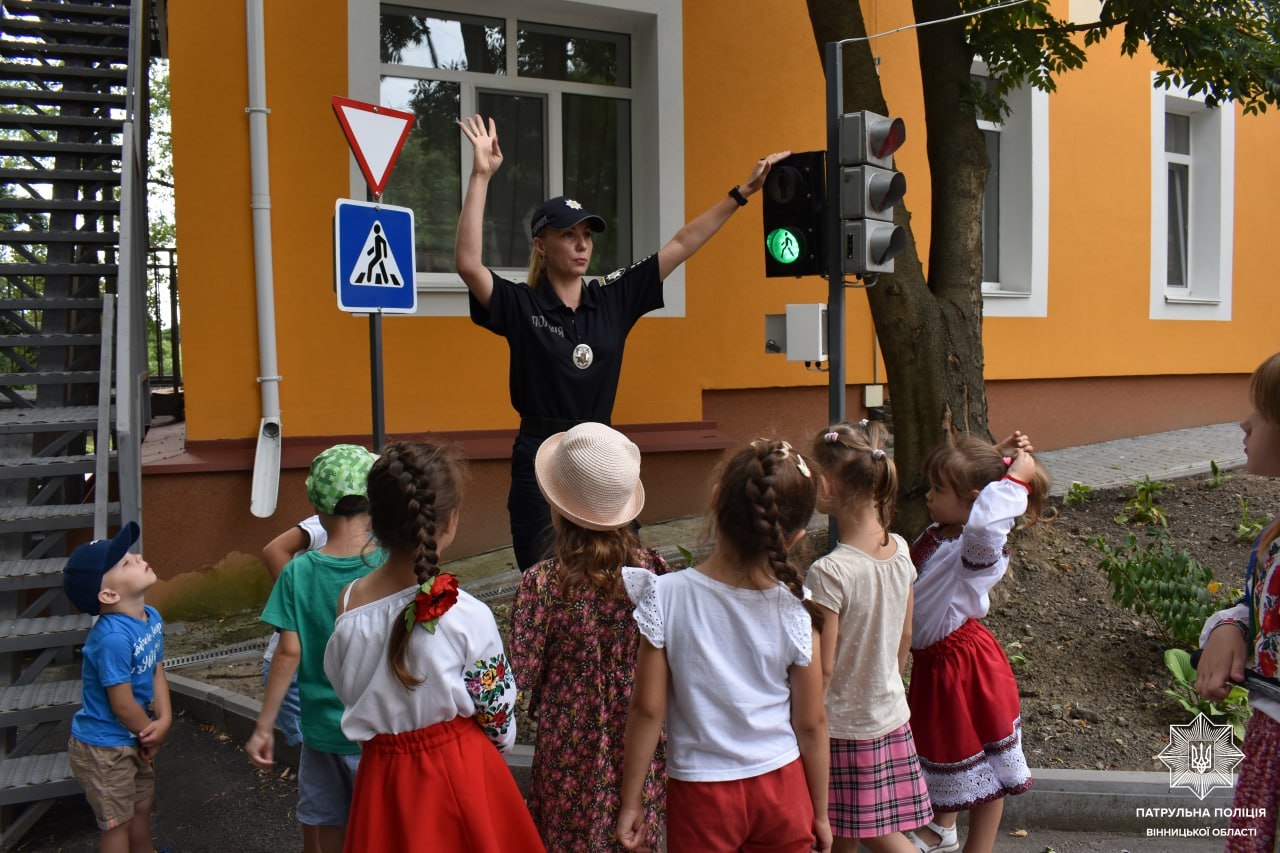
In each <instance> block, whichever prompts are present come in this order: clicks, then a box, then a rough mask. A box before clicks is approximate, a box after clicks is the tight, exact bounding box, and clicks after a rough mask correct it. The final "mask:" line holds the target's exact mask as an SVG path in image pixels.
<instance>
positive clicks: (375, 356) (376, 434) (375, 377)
mask: <svg viewBox="0 0 1280 853" xmlns="http://www.w3.org/2000/svg"><path fill="white" fill-rule="evenodd" d="M379 200H380V199H378V198H375V197H374V192H373V190H372V189H369V190H366V191H365V201H372V202H377V201H379ZM369 388H370V392H371V393H370V397H371V399H372V404H373V452H374V453H381V452H382V445H384V444H386V443H387V425H386V420H385V417H386V406H385V400H384V397H383V393H382V391H383V389H382V310H381V309H378V310H375V311H371V312H370V313H369Z"/></svg>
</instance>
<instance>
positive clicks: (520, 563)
mask: <svg viewBox="0 0 1280 853" xmlns="http://www.w3.org/2000/svg"><path fill="white" fill-rule="evenodd" d="M542 442H543V438H542V437H540V436H532V435H526V434H524V433H519V434H518V435H516V442H515V444H514V445H513V446H512V448H511V491H510V492H509V493H508V495H507V513H508V515H510V517H511V547H512V548H513V549H515V552H516V568H518V569H520V571H522V572H523V571H524V570H525V569H527V568H529V567H530V566H532V565H534V564H536V563H538V562H540V561H541V560H543V559H545V558H546V557H548V556H550V554H551V548H552V545H553V544H554V543H555V531H554V530H553V529H552V527H551V509H550V508H549V507H548V506H547V501H546V499H545V498H543V497H542V491H541V490H539V488H538V479H537V477H536V476H535V474H534V472H533V457H534V456H535V455H536V454H537V452H538V447H539V446H541V444H542Z"/></svg>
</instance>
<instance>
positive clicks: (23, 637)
mask: <svg viewBox="0 0 1280 853" xmlns="http://www.w3.org/2000/svg"><path fill="white" fill-rule="evenodd" d="M92 627H93V617H92V616H87V615H85V614H83V613H77V614H75V615H73V616H37V617H36V618H34V619H0V653H3V652H24V651H31V650H32V649H51V648H54V647H55V646H77V645H80V644H81V643H83V642H84V641H85V638H86V637H88V636H89V629H90V628H92Z"/></svg>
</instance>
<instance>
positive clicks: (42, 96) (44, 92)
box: [0, 86, 125, 107]
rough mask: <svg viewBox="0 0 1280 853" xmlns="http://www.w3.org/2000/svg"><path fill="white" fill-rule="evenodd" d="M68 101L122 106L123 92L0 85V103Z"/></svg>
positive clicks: (53, 102)
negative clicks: (21, 87)
mask: <svg viewBox="0 0 1280 853" xmlns="http://www.w3.org/2000/svg"><path fill="white" fill-rule="evenodd" d="M69 103H86V104H101V105H102V106H104V107H123V106H124V104H125V95H124V93H123V92H120V93H116V92H73V91H69V90H67V89H18V88H14V87H12V86H0V104H46V105H48V106H56V105H60V104H69Z"/></svg>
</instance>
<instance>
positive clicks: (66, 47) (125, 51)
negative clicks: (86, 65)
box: [0, 39, 129, 62]
mask: <svg viewBox="0 0 1280 853" xmlns="http://www.w3.org/2000/svg"><path fill="white" fill-rule="evenodd" d="M0 56H13V57H17V56H22V57H30V58H33V59H50V58H52V59H61V58H65V57H68V56H87V57H89V58H90V59H117V58H118V59H119V60H120V61H122V62H123V61H124V60H126V59H128V58H129V48H128V47H127V46H117V45H97V44H59V43H57V42H47V41H17V40H15V39H4V40H3V41H0Z"/></svg>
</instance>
